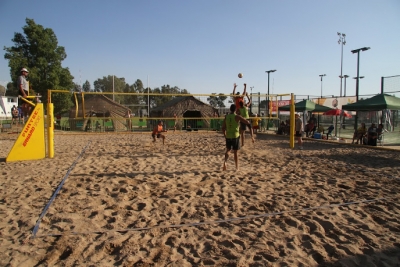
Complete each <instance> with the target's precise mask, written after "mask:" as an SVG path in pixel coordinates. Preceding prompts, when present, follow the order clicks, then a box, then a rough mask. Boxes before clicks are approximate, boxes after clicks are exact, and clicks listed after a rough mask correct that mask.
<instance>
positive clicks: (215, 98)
mask: <svg viewBox="0 0 400 267" xmlns="http://www.w3.org/2000/svg"><path fill="white" fill-rule="evenodd" d="M227 98H228V97H227V96H225V95H224V94H221V93H220V94H219V95H217V94H216V93H212V96H210V97H208V98H207V101H208V103H210V105H211V106H213V107H214V108H224V107H225V104H224V101H225V100H226V99H227Z"/></svg>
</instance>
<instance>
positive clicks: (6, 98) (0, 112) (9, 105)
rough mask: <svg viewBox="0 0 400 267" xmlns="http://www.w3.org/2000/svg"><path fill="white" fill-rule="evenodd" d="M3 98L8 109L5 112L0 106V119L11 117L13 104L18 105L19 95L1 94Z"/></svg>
mask: <svg viewBox="0 0 400 267" xmlns="http://www.w3.org/2000/svg"><path fill="white" fill-rule="evenodd" d="M1 99H2V100H3V103H4V107H5V109H6V113H4V111H3V109H2V108H1V107H0V119H10V118H11V117H12V116H11V108H12V107H13V105H15V106H16V107H18V97H16V96H1Z"/></svg>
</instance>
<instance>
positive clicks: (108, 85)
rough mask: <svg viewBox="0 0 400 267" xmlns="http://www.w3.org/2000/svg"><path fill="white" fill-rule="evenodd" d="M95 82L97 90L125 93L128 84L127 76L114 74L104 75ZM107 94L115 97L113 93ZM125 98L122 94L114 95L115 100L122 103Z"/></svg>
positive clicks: (95, 89)
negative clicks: (120, 76) (122, 76)
mask: <svg viewBox="0 0 400 267" xmlns="http://www.w3.org/2000/svg"><path fill="white" fill-rule="evenodd" d="M93 84H94V91H95V92H114V93H123V92H124V89H125V86H126V82H125V78H118V77H116V76H114V75H108V76H107V77H106V76H103V78H102V79H97V80H96V81H94V83H93ZM107 96H108V97H109V98H111V99H113V96H112V95H110V94H107ZM123 100H124V97H123V96H122V95H115V96H114V101H115V102H118V103H122V102H123Z"/></svg>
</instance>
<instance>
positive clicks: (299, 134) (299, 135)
mask: <svg viewBox="0 0 400 267" xmlns="http://www.w3.org/2000/svg"><path fill="white" fill-rule="evenodd" d="M294 136H296V137H302V134H301V131H296V133H295V134H294Z"/></svg>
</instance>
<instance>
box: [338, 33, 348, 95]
mask: <svg viewBox="0 0 400 267" xmlns="http://www.w3.org/2000/svg"><path fill="white" fill-rule="evenodd" d="M337 34H338V35H339V41H338V43H339V44H342V54H341V60H340V76H339V77H340V96H342V84H343V81H342V79H343V45H345V44H346V39H345V38H346V34H344V33H340V32H338V33H337Z"/></svg>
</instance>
